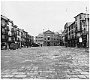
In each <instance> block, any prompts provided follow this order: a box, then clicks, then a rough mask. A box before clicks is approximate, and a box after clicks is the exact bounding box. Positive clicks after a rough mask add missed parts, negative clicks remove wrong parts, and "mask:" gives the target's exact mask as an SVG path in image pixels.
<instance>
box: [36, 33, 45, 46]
mask: <svg viewBox="0 0 90 80" xmlns="http://www.w3.org/2000/svg"><path fill="white" fill-rule="evenodd" d="M43 39H44V38H43V34H39V35H38V36H36V37H35V43H36V44H38V45H39V46H43Z"/></svg>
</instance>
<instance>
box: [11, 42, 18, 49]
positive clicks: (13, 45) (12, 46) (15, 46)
mask: <svg viewBox="0 0 90 80" xmlns="http://www.w3.org/2000/svg"><path fill="white" fill-rule="evenodd" d="M10 49H13V50H16V49H18V44H16V43H11V44H10Z"/></svg>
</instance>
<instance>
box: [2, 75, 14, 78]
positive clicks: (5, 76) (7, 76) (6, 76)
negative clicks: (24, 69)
mask: <svg viewBox="0 0 90 80" xmlns="http://www.w3.org/2000/svg"><path fill="white" fill-rule="evenodd" d="M13 76H14V75H4V76H3V78H9V77H13Z"/></svg>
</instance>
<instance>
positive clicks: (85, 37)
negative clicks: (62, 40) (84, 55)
mask: <svg viewBox="0 0 90 80" xmlns="http://www.w3.org/2000/svg"><path fill="white" fill-rule="evenodd" d="M74 18H75V25H76V36H77V46H78V47H80V42H79V39H80V38H81V39H82V42H81V47H86V46H88V47H89V14H86V13H80V14H78V15H77V16H75V17H74Z"/></svg>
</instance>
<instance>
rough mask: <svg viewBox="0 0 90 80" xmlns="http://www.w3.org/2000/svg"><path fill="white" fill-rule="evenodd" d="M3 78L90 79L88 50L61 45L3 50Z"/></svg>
mask: <svg viewBox="0 0 90 80" xmlns="http://www.w3.org/2000/svg"><path fill="white" fill-rule="evenodd" d="M1 78H2V79H29V78H30V79H89V52H86V51H85V49H78V48H65V47H61V46H50V47H32V48H22V49H18V50H2V51H1Z"/></svg>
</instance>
